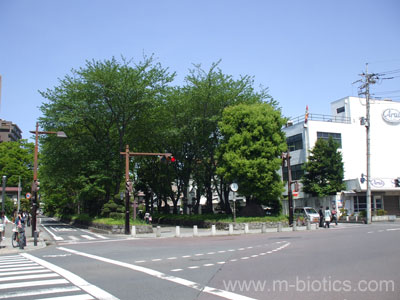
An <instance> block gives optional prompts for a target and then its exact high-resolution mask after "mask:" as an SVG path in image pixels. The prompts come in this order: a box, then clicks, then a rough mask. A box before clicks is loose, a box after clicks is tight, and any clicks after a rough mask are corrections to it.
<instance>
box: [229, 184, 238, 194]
mask: <svg viewBox="0 0 400 300" xmlns="http://www.w3.org/2000/svg"><path fill="white" fill-rule="evenodd" d="M230 188H231V191H232V192H237V191H238V189H239V186H238V184H237V183H236V182H234V183H231V185H230Z"/></svg>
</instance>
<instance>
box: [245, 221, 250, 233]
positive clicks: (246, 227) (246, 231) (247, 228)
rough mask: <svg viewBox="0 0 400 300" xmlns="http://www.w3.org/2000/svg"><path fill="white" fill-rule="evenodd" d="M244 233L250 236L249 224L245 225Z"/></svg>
mask: <svg viewBox="0 0 400 300" xmlns="http://www.w3.org/2000/svg"><path fill="white" fill-rule="evenodd" d="M244 233H245V234H248V233H249V224H248V223H245V224H244Z"/></svg>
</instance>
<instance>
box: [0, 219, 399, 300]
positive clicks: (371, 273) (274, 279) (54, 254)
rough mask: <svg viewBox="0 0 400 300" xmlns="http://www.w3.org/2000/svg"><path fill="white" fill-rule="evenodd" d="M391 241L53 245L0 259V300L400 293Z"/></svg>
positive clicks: (367, 229)
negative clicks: (17, 277)
mask: <svg viewBox="0 0 400 300" xmlns="http://www.w3.org/2000/svg"><path fill="white" fill-rule="evenodd" d="M66 232H67V231H66ZM66 232H65V233H66ZM71 232H74V231H70V232H69V233H68V236H70V233H71ZM76 232H77V233H79V231H76ZM399 237H400V224H399V223H385V224H373V225H341V224H340V225H339V226H338V227H336V228H331V229H321V230H314V231H299V232H280V233H266V234H249V235H240V236H215V237H199V238H163V239H156V238H147V239H111V238H109V239H101V238H99V239H97V240H90V241H87V242H82V243H79V242H75V243H64V242H63V241H58V245H54V246H50V247H47V248H44V249H40V250H36V251H32V252H29V253H24V254H15V255H8V256H0V299H8V298H10V299H58V300H67V299H68V300H83V299H146V300H147V299H157V300H158V299H173V300H177V299H185V300H186V299H188V300H190V299H201V300H204V299H243V300H245V299H291V300H292V299H347V300H350V299H363V300H365V299H400V275H399V269H400V259H399V250H400V238H399ZM64 241H65V240H64ZM39 275H40V277H37V276H39ZM16 276H19V279H16ZM11 296H13V297H12V298H11ZM56 297H57V298H56ZM60 297H64V298H60ZM65 297H68V298H65Z"/></svg>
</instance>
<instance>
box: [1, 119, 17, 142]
mask: <svg viewBox="0 0 400 300" xmlns="http://www.w3.org/2000/svg"><path fill="white" fill-rule="evenodd" d="M20 139H22V131H21V129H19V127H18V125H17V124H14V123H13V122H10V121H6V120H2V119H0V143H1V142H10V141H11V142H15V141H18V140H20Z"/></svg>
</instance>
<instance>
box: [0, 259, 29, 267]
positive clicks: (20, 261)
mask: <svg viewBox="0 0 400 300" xmlns="http://www.w3.org/2000/svg"><path fill="white" fill-rule="evenodd" d="M28 262H29V260H19V261H13V262H9V261H8V262H1V263H0V266H7V265H15V266H18V265H22V264H26V263H28Z"/></svg>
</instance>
